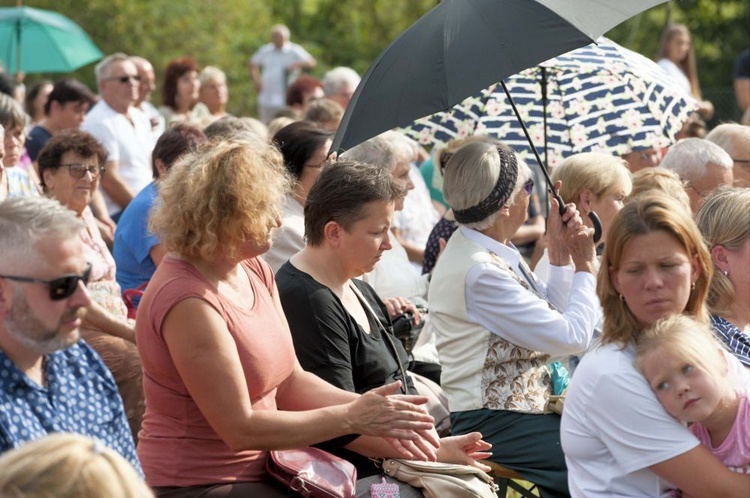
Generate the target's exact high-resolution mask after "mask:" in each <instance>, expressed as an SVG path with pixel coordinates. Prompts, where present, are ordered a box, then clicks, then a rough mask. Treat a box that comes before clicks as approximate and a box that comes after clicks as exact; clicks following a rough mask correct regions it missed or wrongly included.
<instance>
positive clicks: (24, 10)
mask: <svg viewBox="0 0 750 498" xmlns="http://www.w3.org/2000/svg"><path fill="white" fill-rule="evenodd" d="M19 44H20V50H19ZM19 53H20V59H21V62H20V65H19V63H18V58H19ZM102 56H103V54H102V53H101V51H100V50H99V49H98V48H97V47H96V45H94V43H93V42H92V41H91V39H90V38H89V37H88V35H87V34H86V32H85V31H83V30H82V29H81V28H80V27H79V26H78V25H77V24H76V23H74V22H73V21H71V20H70V19H68V18H67V17H65V16H63V15H61V14H58V13H57V12H52V11H48V10H40V9H33V8H31V7H8V8H2V9H0V60H2V62H3V65H4V66H5V67H6V70H7V71H8V72H10V73H17V72H19V71H22V72H25V73H67V72H70V71H74V70H76V69H78V68H79V67H81V66H84V65H86V64H89V63H91V62H94V61H97V60H99V59H101V58H102Z"/></svg>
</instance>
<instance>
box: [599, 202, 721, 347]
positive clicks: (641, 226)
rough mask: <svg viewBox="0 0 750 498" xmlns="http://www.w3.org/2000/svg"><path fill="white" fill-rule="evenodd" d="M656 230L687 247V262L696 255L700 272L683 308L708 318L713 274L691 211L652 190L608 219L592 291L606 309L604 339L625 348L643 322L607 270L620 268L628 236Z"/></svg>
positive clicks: (697, 318) (603, 342)
mask: <svg viewBox="0 0 750 498" xmlns="http://www.w3.org/2000/svg"><path fill="white" fill-rule="evenodd" d="M656 231H663V232H666V233H668V234H669V235H671V236H672V237H674V238H675V239H676V240H677V241H678V242H679V243H680V245H682V247H683V248H684V249H685V252H686V253H687V256H688V259H689V260H690V261H693V260H694V259H696V258H697V260H698V264H699V266H700V275H699V276H698V279H697V280H696V281H695V289H694V290H693V291H692V292H691V293H690V297H689V299H688V302H687V305H686V306H685V310H684V311H685V312H686V313H687V314H689V315H692V316H693V317H695V319H696V320H698V321H700V322H703V323H708V311H707V309H706V306H705V299H706V295H707V294H708V285H709V282H710V281H711V275H712V273H713V270H712V268H711V256H710V255H709V253H708V250H707V249H706V246H705V244H704V243H703V237H701V234H700V232H699V231H698V227H697V226H696V225H695V222H694V221H693V219H692V218H691V217H690V213H689V212H688V211H686V210H685V209H684V207H683V206H681V205H680V204H679V203H678V202H677V201H676V200H675V199H674V198H672V197H670V196H668V195H666V194H664V193H663V192H656V193H653V194H650V195H644V196H642V197H639V198H637V199H636V200H634V201H633V202H630V203H628V204H626V205H625V207H623V208H622V209H621V210H620V212H619V213H617V215H615V217H614V219H613V220H612V226H611V227H610V229H609V233H610V235H609V237H608V240H607V243H606V244H605V246H604V255H603V257H602V263H601V267H600V270H599V276H598V278H597V285H596V293H597V295H598V296H599V300H600V302H601V305H602V308H603V310H604V333H603V334H602V341H601V342H602V344H608V343H616V344H619V345H620V346H622V347H623V348H624V347H626V346H627V345H628V344H632V343H634V342H635V341H636V339H637V338H638V335H639V334H640V332H641V330H642V329H643V324H642V323H640V322H639V320H638V319H637V318H636V317H635V315H633V313H632V312H631V311H630V309H629V308H628V306H627V304H626V303H625V301H623V300H622V299H620V296H619V294H618V292H617V290H616V289H615V286H614V283H613V280H612V276H611V273H616V272H617V271H618V270H619V269H620V265H621V263H622V253H623V248H624V247H625V245H626V244H627V243H628V242H629V241H630V239H632V238H634V237H636V236H638V235H647V234H650V233H653V232H656Z"/></svg>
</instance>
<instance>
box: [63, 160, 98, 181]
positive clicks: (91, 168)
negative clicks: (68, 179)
mask: <svg viewBox="0 0 750 498" xmlns="http://www.w3.org/2000/svg"><path fill="white" fill-rule="evenodd" d="M60 167H61V168H68V174H70V176H72V177H73V178H75V179H76V180H80V179H81V178H83V177H84V176H85V175H86V173H91V178H99V176H101V175H103V174H104V168H103V167H102V166H96V165H88V164H80V163H70V164H61V165H60Z"/></svg>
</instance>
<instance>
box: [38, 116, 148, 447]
mask: <svg viewBox="0 0 750 498" xmlns="http://www.w3.org/2000/svg"><path fill="white" fill-rule="evenodd" d="M106 158H107V152H106V150H104V148H103V147H102V146H101V145H100V144H99V142H97V140H96V139H95V138H94V137H93V136H91V135H89V134H88V133H86V132H84V131H80V130H67V131H63V132H61V133H59V134H57V135H55V136H54V137H52V139H50V141H49V142H48V143H47V145H46V146H45V147H44V149H42V151H41V152H40V153H39V157H38V158H37V162H38V164H39V177H40V178H41V181H42V188H43V190H44V192H45V194H46V195H47V196H48V197H51V198H53V199H56V200H57V201H59V202H60V203H61V204H62V205H64V206H66V207H68V208H69V209H71V210H72V211H74V212H75V213H76V214H77V215H78V216H79V217H80V218H81V219H82V220H83V221H84V222H85V223H86V228H87V229H86V230H84V231H83V232H82V233H81V237H82V239H83V243H84V247H85V250H86V259H87V260H88V261H89V262H90V263H91V280H90V282H89V285H88V289H89V293H90V294H91V298H92V302H91V305H90V306H89V309H88V312H87V313H86V318H85V321H84V324H83V326H82V327H81V336H82V337H83V338H84V339H85V340H86V342H88V343H89V345H90V346H91V347H93V348H94V349H95V350H96V352H97V353H99V355H100V356H101V357H102V359H103V360H104V363H105V364H106V365H107V367H108V368H109V369H110V371H111V372H112V375H113V376H114V378H115V381H116V382H117V388H118V389H119V391H120V396H122V399H123V403H124V405H125V412H126V414H127V416H128V422H129V423H130V428H131V430H132V432H133V438H134V439H137V436H138V431H139V430H140V426H141V419H142V418H143V411H144V409H145V405H144V396H143V386H142V375H141V360H140V357H139V356H138V350H137V349H136V347H135V324H134V323H133V321H132V320H128V318H127V308H126V306H125V303H124V302H123V300H122V294H121V291H120V286H119V285H118V284H117V281H116V280H115V261H114V259H113V258H112V255H111V254H110V252H109V250H108V249H107V245H106V244H105V243H104V240H103V239H102V237H101V234H100V232H99V229H98V227H97V224H96V219H95V218H94V216H93V214H92V213H91V210H90V209H89V207H88V205H89V202H91V196H92V195H93V193H94V192H95V191H96V189H97V187H98V186H99V181H100V180H101V177H102V175H103V174H104V164H105V162H106Z"/></svg>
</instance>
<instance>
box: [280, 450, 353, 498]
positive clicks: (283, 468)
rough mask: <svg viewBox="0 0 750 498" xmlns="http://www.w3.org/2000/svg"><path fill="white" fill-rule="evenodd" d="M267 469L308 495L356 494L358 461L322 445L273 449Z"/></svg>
mask: <svg viewBox="0 0 750 498" xmlns="http://www.w3.org/2000/svg"><path fill="white" fill-rule="evenodd" d="M266 470H268V473H269V474H271V476H273V477H274V478H275V479H276V480H278V481H280V482H281V483H282V484H284V485H285V486H286V487H288V488H289V489H291V490H293V491H296V492H297V493H299V494H300V496H304V497H306V498H354V497H355V494H356V485H357V469H356V468H355V467H354V465H352V464H351V463H349V462H348V461H346V460H344V459H343V458H339V457H337V456H335V455H331V454H330V453H328V452H326V451H323V450H321V449H319V448H314V447H311V446H308V447H304V448H297V449H294V450H274V451H269V452H268V459H267V460H266Z"/></svg>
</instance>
